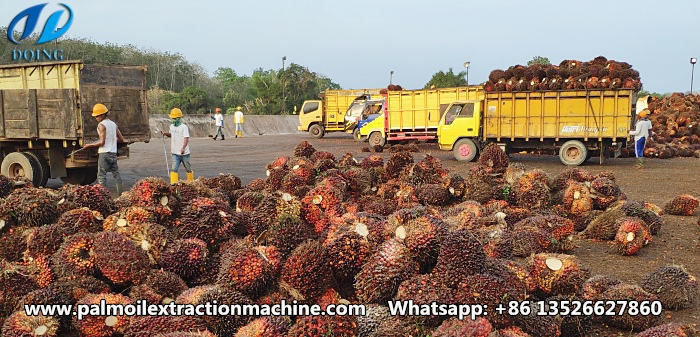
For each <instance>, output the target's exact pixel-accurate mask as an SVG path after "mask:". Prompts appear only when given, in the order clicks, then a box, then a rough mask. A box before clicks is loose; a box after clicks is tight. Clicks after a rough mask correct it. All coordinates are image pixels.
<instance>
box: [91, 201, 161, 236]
mask: <svg viewBox="0 0 700 337" xmlns="http://www.w3.org/2000/svg"><path fill="white" fill-rule="evenodd" d="M155 220H156V219H155V215H154V214H153V213H151V212H149V211H148V210H147V209H145V208H143V207H140V206H131V207H127V208H122V209H120V210H119V211H117V212H116V213H113V214H112V215H110V216H108V217H107V218H106V219H105V220H104V221H103V222H102V228H103V229H104V230H105V231H112V232H117V233H119V234H122V235H126V236H131V235H133V234H135V233H137V232H140V231H143V230H144V228H145V227H146V226H147V225H148V224H150V223H153V222H155Z"/></svg>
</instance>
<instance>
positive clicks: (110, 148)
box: [97, 118, 117, 153]
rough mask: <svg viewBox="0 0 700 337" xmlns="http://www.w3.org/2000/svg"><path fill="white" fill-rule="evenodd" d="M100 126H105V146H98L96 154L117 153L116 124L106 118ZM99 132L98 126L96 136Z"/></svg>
mask: <svg viewBox="0 0 700 337" xmlns="http://www.w3.org/2000/svg"><path fill="white" fill-rule="evenodd" d="M100 124H102V125H104V126H105V145H102V146H100V148H99V149H98V150H97V153H107V152H112V153H117V124H116V123H114V122H112V121H111V120H109V119H106V118H105V119H104V120H103V121H101V122H100ZM99 130H100V129H99V125H98V126H97V134H99V133H100V131H99Z"/></svg>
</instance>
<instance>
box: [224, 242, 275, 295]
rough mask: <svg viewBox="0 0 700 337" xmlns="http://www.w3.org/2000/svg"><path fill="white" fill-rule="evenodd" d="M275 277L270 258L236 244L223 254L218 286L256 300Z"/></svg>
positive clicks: (246, 246)
mask: <svg viewBox="0 0 700 337" xmlns="http://www.w3.org/2000/svg"><path fill="white" fill-rule="evenodd" d="M275 277H276V269H275V266H274V265H273V264H272V263H271V262H270V260H269V259H268V257H267V256H265V254H264V253H263V252H261V251H259V250H257V249H255V248H254V247H252V246H251V245H249V244H246V243H241V244H236V245H234V246H232V247H228V248H227V249H226V250H225V251H224V252H223V253H222V254H221V259H220V264H219V273H218V275H217V284H220V285H223V286H225V287H228V288H231V289H233V290H236V291H238V292H240V293H243V294H245V295H247V296H249V297H251V298H255V297H257V296H259V295H260V294H262V292H264V291H265V290H266V289H267V287H268V286H269V285H270V284H271V282H272V281H274V280H275Z"/></svg>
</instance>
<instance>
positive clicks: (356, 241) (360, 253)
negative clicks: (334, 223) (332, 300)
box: [326, 231, 372, 283]
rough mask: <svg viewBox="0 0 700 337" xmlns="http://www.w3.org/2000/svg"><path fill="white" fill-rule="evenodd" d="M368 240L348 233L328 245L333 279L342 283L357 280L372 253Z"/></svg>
mask: <svg viewBox="0 0 700 337" xmlns="http://www.w3.org/2000/svg"><path fill="white" fill-rule="evenodd" d="M371 249H372V248H371V246H370V243H369V242H368V241H367V239H366V238H365V237H363V236H361V235H360V234H358V233H357V232H354V231H348V232H346V233H343V234H341V235H340V236H338V237H337V238H335V239H334V240H332V241H331V242H329V243H327V244H326V250H327V251H328V256H329V257H330V258H329V259H328V263H329V265H330V268H331V272H332V273H333V277H334V278H335V279H336V280H338V281H340V282H341V283H342V282H343V281H347V280H350V281H352V280H353V279H354V278H355V275H357V273H358V272H359V271H360V268H362V265H363V264H364V263H365V262H366V261H367V258H368V257H369V255H370V253H371Z"/></svg>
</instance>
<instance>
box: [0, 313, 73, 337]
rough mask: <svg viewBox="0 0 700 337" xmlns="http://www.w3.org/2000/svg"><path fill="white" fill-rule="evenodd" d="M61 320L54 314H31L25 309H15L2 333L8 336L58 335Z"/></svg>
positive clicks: (48, 336)
mask: <svg viewBox="0 0 700 337" xmlns="http://www.w3.org/2000/svg"><path fill="white" fill-rule="evenodd" d="M59 327H60V322H59V320H58V319H57V318H56V317H53V316H44V315H38V316H29V315H27V313H26V312H24V310H22V311H15V312H14V313H13V314H12V315H10V316H9V317H8V318H7V319H6V320H5V323H3V325H2V330H1V331H2V335H3V336H7V337H25V336H46V337H55V336H58V329H59Z"/></svg>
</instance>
